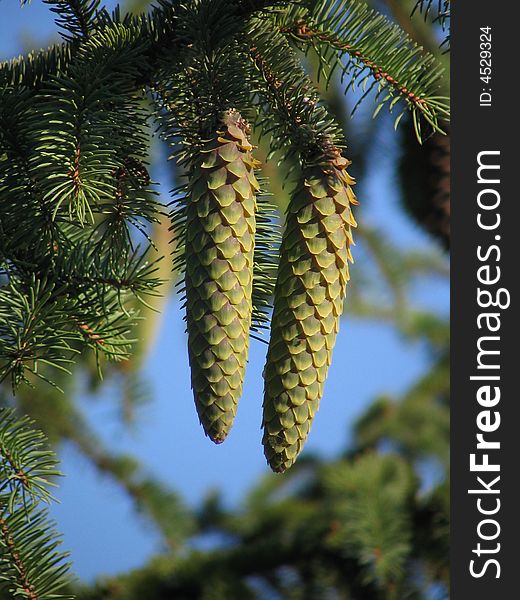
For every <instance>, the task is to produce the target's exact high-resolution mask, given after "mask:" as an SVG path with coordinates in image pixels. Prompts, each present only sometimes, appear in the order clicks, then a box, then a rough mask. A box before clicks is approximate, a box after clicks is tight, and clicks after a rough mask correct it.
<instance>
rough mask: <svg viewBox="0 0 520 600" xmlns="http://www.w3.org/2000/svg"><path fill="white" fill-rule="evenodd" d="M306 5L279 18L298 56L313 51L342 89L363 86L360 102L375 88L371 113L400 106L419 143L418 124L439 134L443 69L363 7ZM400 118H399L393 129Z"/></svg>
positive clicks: (444, 111)
mask: <svg viewBox="0 0 520 600" xmlns="http://www.w3.org/2000/svg"><path fill="white" fill-rule="evenodd" d="M307 4H308V8H307V9H302V8H300V7H297V8H295V9H293V10H292V11H289V12H288V13H287V14H286V15H284V17H283V19H282V20H281V23H280V29H281V31H283V32H284V33H285V34H286V35H288V36H289V37H290V38H291V39H292V40H293V41H294V42H295V43H296V44H297V45H298V46H299V47H301V48H302V49H303V51H305V52H308V51H309V49H310V48H314V49H315V50H316V51H317V52H318V55H319V56H320V59H321V64H322V68H325V67H326V66H327V65H329V67H328V77H329V78H330V77H332V75H333V73H334V71H335V68H336V67H339V69H340V70H341V72H342V80H343V79H344V78H345V77H348V78H349V81H348V87H351V88H354V87H355V86H356V85H357V86H361V87H363V89H364V93H363V96H362V98H361V100H363V99H364V98H365V97H366V96H367V95H368V91H371V90H372V89H374V88H375V90H376V93H375V99H376V102H377V103H378V107H377V108H376V112H375V114H377V113H378V112H379V111H380V110H381V108H382V106H384V105H387V106H388V107H389V109H390V111H393V109H394V107H395V106H396V104H399V103H400V102H401V103H402V102H404V106H405V109H406V108H407V109H408V110H410V112H411V114H412V116H413V120H414V125H415V130H416V135H417V138H418V139H419V141H421V140H422V139H423V137H424V135H423V132H422V126H421V119H422V120H424V121H425V122H426V123H427V124H428V125H429V126H430V127H431V128H432V130H434V131H442V129H441V124H440V121H442V120H447V119H448V117H449V108H448V104H447V99H446V98H443V97H442V96H439V88H440V83H439V82H440V80H441V78H442V74H443V69H442V67H441V65H440V64H438V63H437V61H436V59H435V58H434V57H433V56H432V55H429V54H426V53H424V52H423V51H422V48H420V47H419V46H417V44H415V42H413V40H412V39H411V38H409V37H408V36H407V35H406V34H405V33H404V32H403V31H402V30H401V28H400V27H399V26H398V25H395V24H393V23H391V22H390V21H389V20H388V19H387V18H386V17H384V16H383V15H380V14H379V13H377V12H375V11H374V10H373V9H371V8H370V7H369V6H368V5H366V4H365V3H364V2H347V0H342V1H341V2H332V1H327V2H322V3H307ZM345 59H346V60H345ZM369 80H372V83H371V84H370V85H369V86H368V91H366V90H365V88H366V86H367V85H368V84H369ZM348 87H347V89H348ZM361 100H360V101H359V102H361ZM359 102H358V104H359ZM356 107H357V105H356ZM356 107H355V108H356ZM403 114H404V112H403V111H402V112H400V113H399V115H398V117H397V119H396V126H397V124H398V123H399V121H400V119H401V118H402V115H403Z"/></svg>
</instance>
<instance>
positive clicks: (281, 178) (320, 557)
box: [0, 0, 450, 600]
mask: <svg viewBox="0 0 520 600" xmlns="http://www.w3.org/2000/svg"><path fill="white" fill-rule="evenodd" d="M148 4H149V2H148V0H130V1H128V2H126V3H125V7H126V8H130V9H134V10H135V11H142V10H144V9H145V8H146V6H147V5H148ZM370 4H372V5H373V6H374V7H375V8H378V9H380V10H383V11H385V12H386V13H387V14H388V15H389V16H390V17H391V18H392V19H394V20H395V21H396V22H398V23H399V24H400V25H401V26H402V27H403V28H404V29H405V30H406V31H407V32H408V33H409V35H410V36H412V37H413V38H414V39H415V40H417V41H418V42H419V43H420V44H421V45H423V46H424V47H425V48H427V49H428V50H429V51H431V52H433V53H436V54H437V55H438V56H439V57H440V59H441V60H443V61H445V62H447V61H448V56H447V55H446V54H443V48H441V47H440V44H441V43H442V41H443V39H444V37H445V32H443V31H442V28H440V27H439V24H438V22H437V21H436V19H435V18H432V12H434V10H435V5H436V3H433V4H432V5H431V6H430V7H429V10H428V11H423V13H422V14H421V13H420V11H416V12H415V14H414V15H413V17H412V18H411V19H410V14H411V13H412V10H413V8H414V5H415V4H416V2H415V1H414V0H372V1H371V2H370ZM424 4H427V3H424ZM425 8H427V7H425ZM425 16H426V17H427V18H426V19H425V18H424V17H425ZM306 61H307V66H308V70H309V73H310V74H311V76H312V77H313V78H314V79H315V81H316V83H317V86H318V88H319V89H320V93H321V95H322V96H323V97H324V98H325V100H326V101H327V103H328V104H329V108H330V109H331V112H333V113H334V114H335V115H336V116H337V118H338V120H339V122H340V123H341V125H342V127H343V129H344V132H345V137H346V139H347V140H351V142H350V146H351V147H350V148H349V154H348V155H349V158H351V159H353V165H352V171H353V174H354V175H355V176H356V177H357V178H358V179H359V180H362V179H364V178H366V176H367V174H368V175H370V173H372V172H374V169H375V168H377V166H376V167H375V166H374V160H376V161H377V160H378V158H377V156H378V155H377V151H378V145H379V144H380V143H381V131H383V130H385V129H388V122H389V120H388V117H387V116H385V115H383V114H380V115H379V116H378V117H377V119H375V120H372V118H371V114H370V111H367V112H366V113H363V117H364V118H363V119H358V122H357V123H353V122H352V121H351V120H350V119H349V118H348V115H349V112H350V110H351V109H352V108H353V106H354V104H355V96H352V97H351V96H350V95H347V97H346V99H344V98H343V92H342V90H341V88H340V86H339V85H338V81H337V80H336V79H334V78H333V79H332V81H331V82H330V84H329V85H328V86H327V85H326V83H325V81H323V80H321V79H318V72H317V66H316V58H315V57H314V56H313V55H312V53H309V54H308V55H307V57H306ZM448 93H449V90H446V94H448ZM360 110H361V109H360ZM412 132H413V127H412V126H411V123H409V122H406V121H405V122H402V123H401V125H400V128H399V131H398V134H397V135H396V138H395V139H396V141H395V144H394V146H393V149H396V150H397V152H396V155H398V156H399V160H395V161H394V167H395V170H394V176H395V178H396V182H397V183H398V185H399V187H400V190H401V194H400V202H401V207H402V209H403V211H404V212H405V213H406V214H407V215H408V217H409V218H410V219H411V221H412V223H414V224H415V226H416V227H418V228H420V229H422V230H424V231H426V232H428V233H429V234H432V236H433V239H434V240H435V242H434V243H437V244H438V247H432V248H431V249H428V250H426V251H409V250H403V248H402V247H401V246H400V245H399V243H398V241H397V243H396V240H394V239H392V237H391V235H390V232H389V231H388V230H387V229H386V228H384V227H381V226H377V227H376V226H373V225H372V224H370V223H367V222H366V221H365V219H364V217H363V203H366V204H370V198H367V197H366V196H365V194H364V193H363V186H362V185H360V186H359V187H360V190H358V196H359V197H360V199H361V200H362V205H361V207H360V211H358V213H357V216H359V219H358V220H359V222H360V226H359V229H358V231H357V237H356V242H357V244H358V246H357V248H356V266H355V271H356V273H355V274H356V276H355V277H354V278H353V280H352V281H351V285H350V287H349V291H348V294H347V302H346V312H347V313H348V314H349V316H351V317H355V318H360V319H370V320H376V321H381V322H385V323H390V324H392V325H393V326H395V328H396V329H397V331H399V332H400V333H401V334H402V336H403V338H405V339H409V340H414V341H418V342H420V343H421V344H422V345H424V346H425V347H427V348H428V351H429V354H430V357H431V360H430V366H429V368H428V370H427V371H426V372H425V373H423V374H422V375H421V376H420V377H419V378H418V379H417V381H416V382H415V383H414V384H413V385H412V386H411V387H410V388H409V389H408V390H407V391H406V392H405V393H404V394H403V395H402V397H396V398H394V397H388V396H382V397H378V398H375V399H374V400H373V402H372V403H371V404H370V406H369V407H368V408H367V410H366V411H365V413H364V414H363V415H362V416H361V417H360V419H359V420H358V422H357V423H356V424H355V426H354V439H353V441H352V443H351V444H350V445H349V446H348V447H347V448H345V450H344V452H343V454H342V455H341V456H339V457H338V458H336V459H334V460H322V459H319V458H317V457H313V456H312V455H310V454H308V453H307V454H304V455H303V456H302V458H301V460H300V462H299V463H297V464H296V465H295V467H294V468H293V469H292V470H291V471H289V472H288V473H286V474H284V475H283V476H275V475H271V474H270V475H268V476H267V477H265V478H264V479H262V480H261V481H260V482H258V484H257V485H256V486H255V487H254V488H253V489H252V490H251V492H250V493H249V495H248V497H247V498H246V499H245V501H244V504H243V507H242V508H241V509H240V510H239V511H229V510H227V509H226V508H225V507H224V505H223V502H222V501H221V499H220V496H219V494H218V492H211V493H210V494H209V495H208V497H207V498H206V500H205V501H203V502H202V503H201V505H200V506H198V507H195V508H193V509H189V508H187V507H186V506H185V505H184V503H183V501H182V499H181V498H180V497H179V496H178V495H177V494H176V493H175V492H174V491H172V490H170V489H167V488H166V487H165V486H164V484H163V483H160V482H157V481H155V480H154V479H153V478H152V477H150V476H149V474H148V473H146V472H145V471H144V470H143V468H142V467H141V466H140V464H139V461H138V459H136V458H135V457H133V456H123V455H118V454H114V453H113V452H112V451H111V450H110V448H105V447H104V445H103V444H102V443H101V442H100V440H99V439H98V436H97V434H96V432H95V431H93V430H92V428H91V427H90V426H89V425H88V423H87V421H86V419H85V417H84V415H83V414H82V410H81V408H80V406H79V403H78V395H79V394H78V388H79V387H80V386H79V383H78V382H80V381H85V380H86V381H87V388H88V389H90V390H91V391H96V390H98V389H99V390H102V389H103V388H104V386H106V385H108V384H110V385H117V386H118V387H119V390H120V393H119V394H118V400H117V401H119V402H120V413H121V416H122V420H123V421H124V422H126V423H127V424H129V425H130V424H131V422H132V420H133V419H135V418H136V410H137V411H138V412H137V414H139V411H144V410H146V402H151V401H152V399H151V398H147V397H146V389H147V386H146V381H144V380H143V378H144V375H143V373H142V369H141V367H142V361H143V358H144V357H145V356H146V354H147V352H148V350H149V349H150V347H151V346H152V344H153V342H154V333H155V331H156V329H157V328H158V327H159V326H160V322H161V318H162V317H161V311H162V310H163V309H164V307H165V303H166V301H167V299H168V296H169V294H170V292H171V290H172V287H173V283H174V282H175V280H176V274H175V273H171V272H170V267H169V265H168V263H167V261H161V262H160V263H158V267H159V269H160V272H159V273H158V274H157V276H158V278H160V279H162V280H166V283H165V284H163V286H162V288H161V290H160V291H161V295H160V296H159V295H157V296H154V297H153V298H152V299H151V300H150V303H149V304H150V305H151V306H150V307H141V316H142V317H143V318H142V319H141V320H140V321H139V323H138V325H137V327H138V329H137V334H136V336H135V337H136V338H138V343H137V344H136V346H135V349H134V354H133V356H132V358H130V360H128V361H125V362H121V363H108V362H107V364H106V365H105V364H104V365H103V370H104V373H105V379H104V381H103V382H100V381H99V380H98V376H97V372H98V371H97V365H96V364H95V361H94V360H92V358H91V357H89V356H87V355H86V354H85V355H81V359H80V360H79V362H78V363H77V365H76V366H75V367H74V369H73V377H70V376H68V375H63V376H60V377H59V378H58V380H57V384H58V385H59V386H60V387H61V388H63V390H64V392H65V393H62V392H60V391H59V390H58V389H57V388H56V387H50V386H44V385H41V384H38V388H37V390H34V389H32V388H29V387H25V388H21V389H20V390H19V391H18V392H17V395H16V396H15V397H14V396H13V395H12V391H11V388H10V386H9V385H7V384H3V385H2V387H1V388H0V405H2V406H11V407H14V408H15V409H16V411H17V412H19V413H25V414H28V415H30V416H31V418H33V419H35V420H36V422H37V423H38V425H39V427H41V428H42V429H43V430H44V431H45V433H46V435H47V436H48V437H49V439H50V441H51V443H52V444H53V446H55V447H56V448H58V449H59V448H60V446H61V445H62V444H64V443H71V444H73V445H74V446H75V447H76V448H78V449H79V450H80V451H81V452H82V453H83V454H84V456H85V457H87V458H88V459H89V460H90V461H91V462H92V464H93V465H95V467H96V468H97V469H98V470H99V471H100V472H102V473H104V474H106V475H108V476H110V477H111V478H113V479H114V480H115V481H116V482H118V483H119V484H120V485H121V487H122V489H124V490H125V491H126V492H127V493H128V494H129V496H130V498H132V500H133V501H134V504H135V507H136V510H137V511H138V512H140V513H142V514H144V515H146V517H147V518H148V519H149V522H150V523H151V524H153V526H154V527H155V528H156V529H157V530H158V531H159V532H161V534H162V536H163V539H164V541H165V546H166V548H167V551H166V552H165V553H164V554H163V555H161V556H158V557H156V558H154V559H153V560H151V561H150V563H149V564H148V565H146V566H144V567H142V568H141V569H137V570H135V571H133V572H131V573H129V574H127V575H123V576H121V577H116V578H112V579H107V580H103V581H99V582H98V583H96V584H95V585H94V586H82V587H81V588H79V589H78V588H75V589H74V590H73V591H74V592H75V593H77V594H78V596H77V597H78V598H80V599H81V600H102V599H103V600H133V599H136V600H137V599H139V600H141V599H146V600H166V599H172V600H173V599H175V600H184V599H186V600H192V599H198V598H201V599H208V600H210V599H214V600H220V599H224V598H232V599H234V598H236V599H244V600H246V599H248V598H255V599H257V598H259V599H263V598H266V599H270V598H273V599H278V598H283V599H287V600H300V599H301V600H304V599H320V600H322V599H329V598H330V599H345V600H420V599H425V600H429V599H437V598H438V599H441V598H446V597H447V596H448V592H447V589H448V585H449V567H448V543H449V537H448V535H449V486H448V480H449V462H448V444H449V350H448V348H449V330H448V323H447V321H446V320H445V318H444V317H442V316H439V315H437V314H436V313H433V312H429V311H426V310H424V309H420V308H417V307H415V306H414V304H413V301H412V295H413V289H414V286H415V285H416V283H417V281H418V280H420V279H422V278H426V279H429V280H431V279H441V280H443V281H446V279H447V274H448V266H447V258H446V256H445V254H444V252H443V249H445V248H448V247H449V235H450V232H449V202H450V194H449V138H446V137H442V136H438V135H435V136H432V137H430V138H429V139H428V140H426V142H425V144H423V145H422V146H420V145H418V144H417V143H416V141H415V140H414V139H413V133H412ZM154 143H155V147H152V149H151V153H152V156H153V155H157V154H160V153H162V152H163V149H162V148H161V147H160V145H159V144H160V142H159V141H158V140H157V139H155V142H154ZM254 143H256V144H258V145H259V149H258V157H259V158H260V159H261V160H262V161H265V158H266V156H267V154H268V147H267V144H266V143H264V141H263V140H255V142H254ZM374 156H375V157H376V158H375V159H374ZM264 170H265V173H266V175H268V176H269V179H270V188H271V191H272V192H273V201H274V202H276V204H277V206H278V207H279V208H280V210H281V211H283V210H284V209H285V207H286V206H287V203H288V197H289V196H288V190H290V189H291V184H290V181H288V180H287V177H286V173H287V172H288V170H289V169H288V166H287V165H286V164H282V165H280V166H276V164H275V163H274V162H273V161H271V162H269V163H268V164H266V165H265V168H264ZM170 177H171V185H172V186H174V185H175V184H176V182H177V181H178V177H179V173H178V171H176V170H175V168H174V167H172V170H171V173H170ZM390 225H391V224H389V226H390ZM148 233H149V235H150V237H151V239H152V240H153V243H154V245H155V247H156V248H158V250H159V252H158V253H159V255H162V254H168V252H169V250H168V244H169V240H170V233H169V231H168V223H167V222H166V221H165V220H163V221H161V222H160V223H154V224H153V225H152V226H151V227H150V230H149V232H148ZM150 252H152V250H150ZM101 360H102V359H101ZM33 383H34V381H33ZM201 541H206V542H207V543H205V544H201ZM201 547H204V548H208V547H209V549H204V550H202V549H199V548H201Z"/></svg>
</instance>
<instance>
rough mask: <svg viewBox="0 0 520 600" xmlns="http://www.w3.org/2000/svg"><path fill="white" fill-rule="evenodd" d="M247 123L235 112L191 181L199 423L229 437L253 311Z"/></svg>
mask: <svg viewBox="0 0 520 600" xmlns="http://www.w3.org/2000/svg"><path fill="white" fill-rule="evenodd" d="M247 133H248V127H247V124H246V122H245V121H244V120H243V119H242V118H241V117H240V114H239V113H238V112H237V111H234V110H230V111H227V112H226V113H224V116H223V122H222V129H221V130H219V131H218V135H217V136H216V137H215V139H213V140H212V141H210V142H208V144H207V145H206V147H205V148H204V150H203V152H202V157H201V160H200V162H199V163H198V164H197V165H196V168H194V169H193V171H192V175H191V178H190V182H189V205H188V207H187V214H186V248H185V252H186V277H185V282H186V320H187V330H188V353H189V359H190V367H191V384H192V388H193V394H194V398H195V405H196V408H197V412H198V415H199V419H200V422H201V423H202V425H203V427H204V431H205V432H206V435H208V436H209V437H210V438H211V439H212V440H213V441H214V442H215V443H217V444H219V443H221V442H223V441H224V439H225V438H226V436H227V434H228V433H229V430H230V428H231V425H232V424H233V419H234V417H235V414H236V410H237V404H238V400H239V398H240V395H241V393H242V384H243V379H244V371H245V366H246V362H247V354H248V348H249V328H250V325H251V313H252V302H251V295H252V281H253V252H254V241H255V209H256V200H255V194H256V192H257V191H258V189H259V185H258V182H257V180H256V178H255V175H254V169H255V168H256V167H257V165H258V163H257V161H256V160H255V159H254V158H253V156H252V154H251V150H252V148H253V147H252V146H251V144H250V143H249V141H248V139H247Z"/></svg>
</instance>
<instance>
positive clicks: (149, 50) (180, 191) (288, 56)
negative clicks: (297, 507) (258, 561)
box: [0, 0, 448, 472]
mask: <svg viewBox="0 0 520 600" xmlns="http://www.w3.org/2000/svg"><path fill="white" fill-rule="evenodd" d="M45 3H46V4H49V5H50V6H51V10H53V11H54V12H55V13H56V15H57V23H58V25H59V26H60V27H61V28H62V30H63V42H62V43H60V44H57V45H55V46H53V47H51V48H49V49H47V50H43V51H40V52H36V53H32V54H29V55H27V56H25V57H20V58H18V59H14V60H12V61H10V62H5V63H2V64H0V200H1V202H0V211H1V212H0V218H1V220H0V228H1V231H0V235H1V241H0V269H1V273H0V286H1V287H0V376H1V377H2V378H10V379H11V380H12V382H13V385H14V386H16V385H17V384H18V383H20V382H21V381H24V380H27V379H30V378H31V376H30V373H33V374H36V375H41V376H42V377H46V378H48V373H49V369H48V368H47V367H48V366H49V365H51V366H54V367H59V368H66V367H67V363H68V362H70V361H71V360H72V359H73V356H74V353H78V352H80V351H82V350H83V349H84V348H91V349H92V350H93V351H94V352H95V354H96V355H97V356H98V357H100V359H101V358H102V357H103V356H106V357H108V358H112V359H121V358H125V357H126V356H127V355H128V354H129V353H130V352H131V341H132V340H131V331H132V325H133V323H134V321H135V320H136V319H137V318H138V313H137V307H138V304H139V303H138V302H136V300H138V301H140V302H146V296H147V294H153V293H156V289H157V286H158V284H159V281H158V279H157V277H156V274H155V264H154V262H153V260H152V259H151V257H153V252H154V250H153V243H152V240H148V241H147V239H148V238H147V236H148V233H147V232H148V231H149V227H150V224H151V223H153V222H154V221H157V220H158V219H159V217H160V215H161V212H162V210H163V206H162V205H161V204H160V203H158V202H157V201H156V200H155V199H154V196H153V191H152V190H153V187H152V184H151V181H150V177H149V175H148V171H147V168H146V161H147V156H148V144H149V140H148V132H149V131H150V129H149V127H148V124H149V122H150V120H155V122H156V123H157V124H158V128H159V130H160V132H161V135H162V137H163V138H164V139H166V140H167V142H168V143H169V144H170V147H171V149H172V151H171V156H172V159H173V160H174V161H176V162H177V164H178V167H179V173H181V175H182V178H183V180H184V182H183V183H182V185H180V186H179V187H178V188H176V190H175V191H174V199H173V202H172V207H171V212H170V216H171V221H172V238H173V247H174V251H173V252H174V267H175V269H178V271H179V273H181V277H180V279H181V290H182V293H183V294H184V297H185V310H186V326H187V334H188V354H189V361H190V368H191V382H192V388H193V394H194V398H195V405H196V408H197V412H198V415H199V419H200V421H201V423H202V426H203V427H204V430H205V432H206V434H207V435H208V436H209V437H210V438H211V439H212V440H213V441H214V442H216V443H221V442H222V441H224V439H225V438H226V436H227V435H228V433H229V430H230V428H231V426H232V424H233V419H234V417H235V414H236V411H237V406H238V402H239V398H240V395H241V393H242V386H243V381H244V372H245V368H246V363H247V357H248V348H249V338H250V336H251V332H252V331H253V332H257V331H259V330H262V329H265V328H267V327H268V325H269V321H271V326H270V340H269V346H268V351H267V362H266V365H265V369H264V379H265V391H264V401H263V410H264V413H263V432H264V433H263V444H264V449H265V455H266V457H267V460H268V462H269V464H270V466H271V467H272V469H273V470H275V471H279V472H281V471H284V470H285V469H287V468H288V467H290V466H291V465H292V464H293V462H294V461H295V459H296V457H297V456H298V454H299V452H300V451H301V449H302V447H303V444H304V443H305V439H306V437H307V435H308V433H309V429H310V427H311V422H312V419H313V417H314V415H315V414H316V411H317V409H318V406H319V403H320V400H321V398H322V395H323V388H324V383H325V380H326V378H327V371H328V368H329V366H330V364H331V360H332V351H333V347H334V342H335V338H336V334H337V332H338V328H339V320H340V317H341V314H342V311H343V301H344V298H345V293H346V288H347V283H348V279H349V272H348V262H349V261H350V260H352V257H351V244H352V230H353V228H354V227H355V226H356V221H355V218H354V214H353V207H354V206H355V205H356V204H357V201H356V198H355V195H354V192H353V188H352V186H353V184H354V181H353V179H352V177H351V175H350V174H349V172H348V170H347V169H348V166H349V164H350V163H349V161H348V160H347V158H346V157H345V154H344V152H345V147H346V144H345V140H344V139H343V135H342V132H341V130H340V128H339V127H338V125H337V124H336V122H335V120H334V119H333V118H332V117H331V115H330V114H329V112H328V111H327V108H326V106H325V104H324V103H323V102H322V100H321V99H320V96H319V94H318V92H317V90H316V89H315V87H314V85H313V83H312V80H311V79H310V78H309V76H308V74H307V73H306V70H305V66H304V65H305V64H306V61H305V55H306V54H307V53H308V52H310V51H312V52H315V53H317V56H318V58H319V62H320V71H321V74H322V75H323V76H324V77H328V78H330V77H333V76H335V74H336V73H339V74H340V75H341V77H342V80H343V81H344V83H345V87H352V88H356V87H358V86H359V87H360V88H362V90H365V93H363V92H361V93H360V94H359V95H360V96H361V97H364V96H365V95H367V94H368V92H369V91H370V90H372V91H373V93H372V94H371V96H370V97H371V98H372V99H375V102H376V107H377V110H379V109H380V108H381V107H383V106H385V105H386V106H387V107H388V108H389V109H390V111H391V112H392V113H393V114H395V117H396V121H397V122H398V121H399V119H400V118H401V116H402V115H403V114H404V113H405V112H407V111H408V112H409V113H411V115H412V120H413V123H414V126H415V130H416V133H417V137H418V139H419V141H421V138H423V137H424V136H425V135H428V134H429V133H430V132H432V131H441V130H442V123H443V122H445V121H446V120H447V117H448V111H447V104H446V99H445V98H443V97H441V93H440V91H439V90H440V89H441V83H440V82H441V77H442V68H441V67H440V66H439V65H438V64H437V62H436V59H435V58H434V57H433V56H430V55H428V54H425V53H424V52H423V51H422V49H421V48H419V47H418V46H417V45H416V44H415V43H414V42H413V41H412V40H411V39H410V38H409V37H408V36H407V35H406V34H405V33H404V32H403V31H402V30H401V29H400V28H399V27H398V26H397V25H395V24H393V23H392V22H390V21H389V20H388V19H387V18H386V17H384V16H381V15H379V14H378V13H376V12H375V11H374V10H373V9H372V8H370V7H369V6H368V5H366V4H365V3H364V2H361V1H359V0H339V1H337V0H295V1H294V2H291V3H288V2H282V1H277V0H234V1H230V0H191V1H187V2H176V1H170V0H158V4H157V5H156V6H155V7H154V8H153V9H152V10H151V12H150V13H149V14H147V15H141V16H122V15H121V14H120V12H119V11H115V12H114V13H113V14H109V13H108V12H107V11H106V10H105V9H103V8H102V7H101V6H100V2H99V0H45ZM259 135H260V136H262V135H263V136H265V137H266V138H268V139H269V140H270V146H271V154H270V157H274V158H273V160H275V159H276V160H279V161H280V162H282V163H283V164H285V165H287V166H289V165H290V166H291V168H292V169H295V170H296V176H295V177H296V180H297V183H296V185H295V187H294V190H293V192H292V195H291V199H290V203H289V206H288V208H287V215H286V222H285V227H284V228H283V235H282V236H281V238H282V239H281V242H280V241H279V239H278V237H279V236H278V234H277V225H276V222H277V220H276V215H275V212H274V209H273V207H272V205H271V204H270V202H269V196H268V193H267V190H268V189H269V186H268V182H267V181H266V178H265V176H262V165H261V164H260V162H259V160H258V159H257V157H256V156H255V147H254V145H253V141H252V140H254V139H257V138H255V137H254V136H257V137H258V136H259ZM351 143H352V144H353V145H354V144H355V143H356V142H355V140H351ZM139 232H140V233H139ZM140 234H144V238H143V239H144V241H145V244H144V246H143V245H142V244H141V245H136V243H137V241H138V235H140ZM271 306H272V307H273V310H272V318H270V317H271V308H270V307H271ZM13 315H15V318H12V317H13ZM8 317H11V318H8ZM43 366H45V369H42V368H41V367H43Z"/></svg>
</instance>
